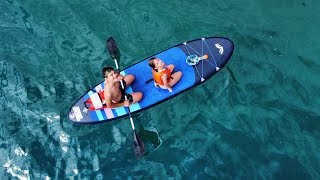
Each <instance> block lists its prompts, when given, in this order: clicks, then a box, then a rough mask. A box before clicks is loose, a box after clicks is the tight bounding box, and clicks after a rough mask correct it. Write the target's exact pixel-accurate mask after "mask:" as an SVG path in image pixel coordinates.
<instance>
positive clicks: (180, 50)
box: [68, 37, 234, 124]
mask: <svg viewBox="0 0 320 180" xmlns="http://www.w3.org/2000/svg"><path fill="white" fill-rule="evenodd" d="M233 49H234V45H233V42H232V41H230V40H229V39H227V38H221V37H207V38H201V39H196V40H192V41H188V42H184V43H182V44H178V45H176V46H174V47H171V48H169V49H167V50H164V51H162V52H160V53H157V54H155V55H152V56H150V57H148V58H146V59H144V60H142V61H140V62H138V63H136V64H134V65H132V66H130V67H128V68H126V69H124V70H122V71H121V72H120V73H121V74H122V75H126V74H133V75H134V76H135V81H134V82H133V83H132V84H131V85H130V86H129V87H128V88H127V89H126V93H129V94H130V93H131V92H142V94H143V98H142V100H141V101H140V102H138V103H136V104H132V105H130V110H131V113H132V114H134V113H137V112H140V111H142V110H145V109H147V108H150V107H153V106H155V105H157V104H159V103H161V102H163V101H165V100H168V99H170V98H173V97H174V96H176V95H178V94H180V93H182V92H184V91H186V90H188V89H190V88H192V87H195V86H197V85H200V84H202V83H204V82H205V81H206V80H208V79H209V78H210V77H212V76H213V75H214V74H216V73H217V72H218V71H219V70H220V69H221V68H222V67H223V66H224V65H225V64H226V63H227V62H228V60H229V59H230V57H231V55H232V53H233ZM151 57H156V58H160V59H161V60H163V61H164V62H165V63H166V64H174V66H175V69H174V72H176V71H181V72H182V77H181V79H180V81H179V82H178V83H177V84H175V85H174V86H173V87H172V89H173V92H172V93H170V92H168V90H164V89H161V88H156V87H155V86H154V83H153V80H152V69H151V68H150V66H149V65H148V61H149V59H150V58H151ZM103 90H104V81H102V82H101V83H99V84H97V85H96V86H94V87H93V88H92V89H90V90H88V91H87V92H86V93H85V94H83V95H82V96H81V97H80V98H79V99H78V100H77V101H76V102H75V103H74V104H73V105H72V106H71V107H70V111H69V113H68V118H69V120H70V121H72V122H74V123H77V124H94V123H101V122H108V121H112V120H116V119H120V118H123V117H126V116H128V113H129V112H128V108H127V107H118V108H112V109H111V108H105V106H103V99H104V97H103Z"/></svg>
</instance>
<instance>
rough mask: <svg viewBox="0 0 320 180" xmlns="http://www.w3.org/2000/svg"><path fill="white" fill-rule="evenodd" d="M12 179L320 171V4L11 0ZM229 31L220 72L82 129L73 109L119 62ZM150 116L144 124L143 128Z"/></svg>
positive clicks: (6, 72)
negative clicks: (113, 53) (229, 50)
mask: <svg viewBox="0 0 320 180" xmlns="http://www.w3.org/2000/svg"><path fill="white" fill-rule="evenodd" d="M0 9H1V11H0V26H1V29H0V35H1V38H0V77H1V84H0V99H1V100H0V103H1V106H0V109H1V110H0V117H1V121H0V165H1V166H0V175H1V177H2V178H1V179H3V178H4V177H5V178H10V179H11V178H19V179H28V178H30V179H46V178H47V179H48V178H50V179H140V178H141V179H150V178H154V179H320V170H319V169H320V153H319V149H320V141H319V139H320V130H319V128H320V110H319V105H320V98H319V97H320V90H319V89H320V76H319V74H320V73H319V72H320V62H319V52H320V35H319V27H320V21H319V19H320V13H319V10H320V1H315V0H301V1H285V0H280V1H275V0H269V1H268V0H258V1H249V0H242V1H235V0H231V1H226V2H224V1H217V0H199V1H191V0H188V1H169V0H167V1H160V2H159V1H157V2H156V1H142V0H140V1H139V0H136V1H128V0H123V1H119V2H113V1H102V0H94V1H84V0H73V1H71V0H69V1H61V0H49V1H35V0H31V1H21V0H20V1H16V0H3V1H1V2H0ZM109 36H113V37H114V38H115V39H116V41H117V44H118V46H119V49H120V51H121V61H120V66H121V67H127V66H129V65H132V64H134V63H136V62H138V61H140V60H141V59H144V58H146V57H148V56H150V55H152V54H155V53H157V52H159V51H162V50H164V49H167V48H169V47H171V46H173V45H176V44H180V43H182V42H184V41H187V40H192V39H197V38H200V37H206V36H222V37H228V38H229V39H231V40H233V42H234V44H235V51H234V54H233V56H232V58H231V60H230V61H229V63H228V64H227V66H226V67H225V68H224V69H222V70H221V71H220V72H219V73H218V74H217V75H215V76H214V77H213V78H211V79H210V80H208V82H206V83H205V84H203V85H201V86H199V87H197V88H194V89H191V90H190V91H187V92H186V93H184V94H182V95H180V96H178V97H175V98H174V99H172V100H169V101H167V102H165V103H162V104H160V105H158V106H155V107H153V108H151V109H148V110H146V111H143V112H141V113H139V114H137V115H134V117H133V118H134V121H135V124H136V126H137V128H138V129H139V131H140V133H141V136H142V138H143V139H144V142H145V144H146V146H147V154H146V155H145V156H144V157H143V158H142V159H139V160H138V159H136V158H135V157H134V155H133V151H132V146H131V145H132V130H131V125H130V122H129V121H128V120H127V119H122V120H120V121H113V122H109V123H103V124H98V125H81V126H80V125H73V124H71V123H70V122H69V121H68V120H67V117H66V113H67V111H68V108H69V106H70V105H71V104H72V103H73V102H74V100H76V98H77V97H79V96H80V95H82V94H83V93H84V92H85V91H86V90H87V89H88V88H90V87H91V86H93V85H95V84H97V83H98V82H100V81H101V80H102V79H101V76H100V70H101V67H103V66H104V65H113V61H112V60H111V59H110V58H109V55H108V54H107V53H106V50H105V40H106V39H107V38H108V37H109ZM139 124H140V126H139Z"/></svg>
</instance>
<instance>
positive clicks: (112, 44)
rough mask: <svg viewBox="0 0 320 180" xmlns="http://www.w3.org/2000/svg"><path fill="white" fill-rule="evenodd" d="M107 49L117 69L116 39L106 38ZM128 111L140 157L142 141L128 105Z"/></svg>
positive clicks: (137, 152) (142, 151)
mask: <svg viewBox="0 0 320 180" xmlns="http://www.w3.org/2000/svg"><path fill="white" fill-rule="evenodd" d="M107 49H108V52H109V54H110V56H111V57H112V58H113V59H114V63H115V64H116V68H117V70H119V66H118V62H117V51H118V47H117V44H116V41H115V40H114V39H113V38H112V37H109V39H108V40H107ZM119 72H120V71H119ZM120 83H121V87H122V89H124V88H125V87H124V86H123V83H122V81H120ZM125 99H126V100H127V97H126V96H125ZM128 111H129V117H130V122H131V126H132V130H133V149H134V153H135V155H136V157H137V158H140V157H142V156H143V154H144V143H143V141H142V139H141V137H140V136H139V134H138V133H137V132H136V129H135V127H134V123H133V120H132V116H131V112H130V107H128Z"/></svg>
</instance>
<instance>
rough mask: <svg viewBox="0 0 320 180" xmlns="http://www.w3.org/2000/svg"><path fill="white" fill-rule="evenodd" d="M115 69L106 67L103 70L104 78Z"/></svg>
mask: <svg viewBox="0 0 320 180" xmlns="http://www.w3.org/2000/svg"><path fill="white" fill-rule="evenodd" d="M113 70H114V69H113V67H110V66H105V67H104V68H103V69H102V76H103V77H106V73H110V72H111V71H113Z"/></svg>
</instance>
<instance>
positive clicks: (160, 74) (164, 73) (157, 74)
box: [148, 57, 182, 92]
mask: <svg viewBox="0 0 320 180" xmlns="http://www.w3.org/2000/svg"><path fill="white" fill-rule="evenodd" d="M148 64H149V66H150V67H151V68H152V74H153V80H154V85H155V86H156V87H158V86H160V87H161V88H162V89H168V91H169V92H172V86H174V85H175V84H176V83H177V82H178V81H179V80H180V78H181V76H182V72H181V71H178V72H175V73H173V74H171V73H172V71H173V69H174V65H173V64H169V65H168V66H167V65H165V64H164V62H163V61H162V60H161V59H159V58H156V57H152V58H150V60H149V62H148Z"/></svg>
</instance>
